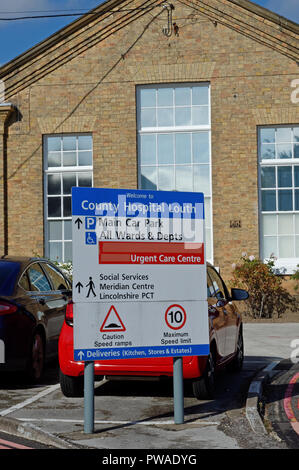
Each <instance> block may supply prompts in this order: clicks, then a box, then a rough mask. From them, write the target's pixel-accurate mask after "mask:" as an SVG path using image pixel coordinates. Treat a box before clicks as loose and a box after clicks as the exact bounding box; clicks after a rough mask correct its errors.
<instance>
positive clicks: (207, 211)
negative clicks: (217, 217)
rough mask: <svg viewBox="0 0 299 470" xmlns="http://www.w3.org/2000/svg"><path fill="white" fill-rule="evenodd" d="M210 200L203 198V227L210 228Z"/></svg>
mask: <svg viewBox="0 0 299 470" xmlns="http://www.w3.org/2000/svg"><path fill="white" fill-rule="evenodd" d="M211 222H212V221H211V199H210V198H206V197H205V226H206V228H207V227H211V226H212V223H211Z"/></svg>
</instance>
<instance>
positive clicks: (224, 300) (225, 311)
mask: <svg viewBox="0 0 299 470" xmlns="http://www.w3.org/2000/svg"><path fill="white" fill-rule="evenodd" d="M209 274H210V276H211V278H212V281H213V286H214V288H215V291H216V292H215V293H216V297H217V309H218V310H219V312H221V315H224V319H225V320H224V337H225V340H224V341H225V344H224V356H225V357H227V356H230V355H231V354H233V353H234V352H235V350H236V339H237V325H238V321H237V320H238V319H237V314H236V311H235V308H234V306H233V304H232V302H230V298H229V294H228V290H227V287H226V285H225V283H224V282H223V280H222V279H221V277H220V275H219V274H218V273H217V271H216V270H215V269H214V268H212V267H209Z"/></svg>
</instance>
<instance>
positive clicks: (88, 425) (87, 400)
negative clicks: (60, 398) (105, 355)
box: [84, 361, 94, 434]
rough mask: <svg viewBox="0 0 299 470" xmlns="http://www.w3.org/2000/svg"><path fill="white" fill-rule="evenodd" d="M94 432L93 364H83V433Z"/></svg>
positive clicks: (90, 362) (87, 362)
mask: <svg viewBox="0 0 299 470" xmlns="http://www.w3.org/2000/svg"><path fill="white" fill-rule="evenodd" d="M93 431H94V363H93V362H92V361H85V362H84V432H85V434H92V433H93Z"/></svg>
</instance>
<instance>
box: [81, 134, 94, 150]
mask: <svg viewBox="0 0 299 470" xmlns="http://www.w3.org/2000/svg"><path fill="white" fill-rule="evenodd" d="M78 149H79V150H91V149H92V136H91V135H79V137H78Z"/></svg>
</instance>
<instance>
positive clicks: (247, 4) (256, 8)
mask: <svg viewBox="0 0 299 470" xmlns="http://www.w3.org/2000/svg"><path fill="white" fill-rule="evenodd" d="M229 1H230V2H231V3H234V4H235V5H237V6H239V7H242V8H244V9H245V10H248V11H250V12H251V13H255V14H256V15H259V16H262V17H264V18H265V19H267V20H270V21H272V22H273V23H276V24H278V25H279V26H282V27H283V28H285V29H288V30H289V31H292V32H293V33H296V34H299V24H298V23H296V22H295V21H292V20H289V19H288V18H285V17H284V16H281V15H279V14H278V13H274V11H271V10H268V9H267V8H264V7H262V6H260V5H258V4H257V3H254V2H252V1H250V0H229Z"/></svg>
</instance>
